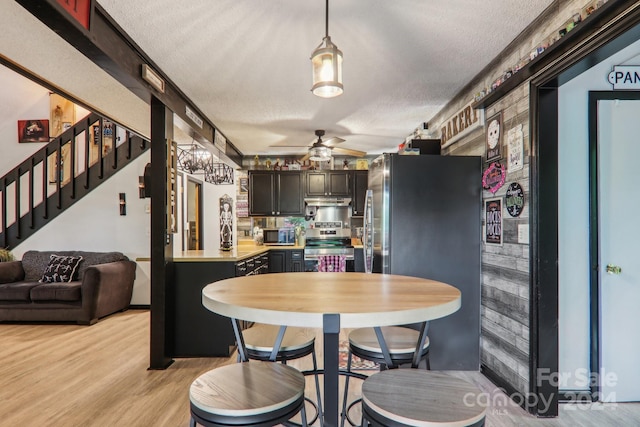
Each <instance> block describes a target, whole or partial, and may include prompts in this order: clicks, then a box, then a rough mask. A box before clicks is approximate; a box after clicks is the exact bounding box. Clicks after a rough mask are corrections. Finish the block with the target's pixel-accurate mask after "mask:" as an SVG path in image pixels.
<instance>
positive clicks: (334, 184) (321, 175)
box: [305, 170, 351, 197]
mask: <svg viewBox="0 0 640 427" xmlns="http://www.w3.org/2000/svg"><path fill="white" fill-rule="evenodd" d="M350 195H351V172H350V171H344V170H342V171H308V172H307V173H306V177H305V196H307V197H318V196H340V197H343V196H350Z"/></svg>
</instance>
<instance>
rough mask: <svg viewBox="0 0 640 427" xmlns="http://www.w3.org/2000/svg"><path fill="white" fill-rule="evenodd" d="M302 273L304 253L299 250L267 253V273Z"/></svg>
mask: <svg viewBox="0 0 640 427" xmlns="http://www.w3.org/2000/svg"><path fill="white" fill-rule="evenodd" d="M292 271H304V252H303V251H302V250H299V249H282V250H273V249H272V250H270V251H269V273H288V272H292Z"/></svg>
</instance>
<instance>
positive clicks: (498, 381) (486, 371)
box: [480, 364, 527, 410]
mask: <svg viewBox="0 0 640 427" xmlns="http://www.w3.org/2000/svg"><path fill="white" fill-rule="evenodd" d="M480 372H481V373H482V374H483V375H484V376H485V377H487V378H488V379H489V381H491V382H492V383H493V384H495V385H496V386H497V387H498V388H501V389H502V390H503V391H504V393H505V394H506V395H507V396H509V397H510V398H511V396H522V392H521V391H518V390H516V389H515V387H513V386H512V385H511V384H509V383H508V382H506V381H505V380H504V379H502V378H501V377H500V376H499V375H498V374H497V373H495V372H494V371H493V370H492V369H491V368H489V367H488V366H487V365H484V364H481V365H480ZM511 400H513V398H512V399H511ZM519 400H522V402H520V407H521V408H522V409H524V410H527V408H526V407H525V400H526V399H519ZM513 401H514V402H515V400H513Z"/></svg>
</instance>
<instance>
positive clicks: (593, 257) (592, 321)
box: [589, 91, 640, 402]
mask: <svg viewBox="0 0 640 427" xmlns="http://www.w3.org/2000/svg"><path fill="white" fill-rule="evenodd" d="M616 99H619V100H622V101H640V91H589V264H590V265H591V269H590V271H589V299H590V301H591V304H590V307H589V311H590V315H589V329H590V334H589V335H590V362H589V363H590V366H589V369H590V371H591V374H593V373H597V374H598V375H597V376H596V377H593V375H592V376H591V384H590V387H589V388H590V391H591V398H592V400H593V401H594V402H595V401H598V400H599V397H600V391H601V387H600V383H599V381H598V379H599V378H601V372H600V361H601V352H600V346H601V345H602V342H601V334H600V265H599V262H600V225H599V224H600V217H599V213H598V204H599V199H598V178H599V175H598V172H599V166H600V164H599V158H598V101H602V100H616Z"/></svg>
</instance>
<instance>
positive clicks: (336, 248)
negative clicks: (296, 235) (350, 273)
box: [304, 221, 353, 261]
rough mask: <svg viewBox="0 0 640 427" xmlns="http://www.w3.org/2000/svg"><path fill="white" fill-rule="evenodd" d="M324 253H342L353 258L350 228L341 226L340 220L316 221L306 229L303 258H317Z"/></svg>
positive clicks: (347, 257) (350, 258) (348, 258)
mask: <svg viewBox="0 0 640 427" xmlns="http://www.w3.org/2000/svg"><path fill="white" fill-rule="evenodd" d="M325 255H344V256H345V258H346V259H347V260H348V261H350V260H353V245H352V244H351V229H349V228H343V223H342V221H316V222H315V223H313V227H312V228H309V229H308V230H307V235H306V241H305V246H304V259H305V261H309V260H318V259H319V258H320V257H321V256H325Z"/></svg>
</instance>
